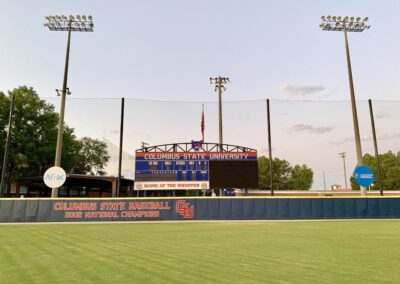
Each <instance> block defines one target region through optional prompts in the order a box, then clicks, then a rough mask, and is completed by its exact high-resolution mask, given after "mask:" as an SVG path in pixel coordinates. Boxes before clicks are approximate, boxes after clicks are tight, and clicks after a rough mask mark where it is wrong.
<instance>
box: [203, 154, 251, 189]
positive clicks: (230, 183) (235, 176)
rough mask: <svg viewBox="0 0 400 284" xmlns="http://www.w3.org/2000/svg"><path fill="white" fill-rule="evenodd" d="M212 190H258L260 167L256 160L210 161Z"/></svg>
mask: <svg viewBox="0 0 400 284" xmlns="http://www.w3.org/2000/svg"><path fill="white" fill-rule="evenodd" d="M209 166H210V172H212V175H211V178H210V187H211V188H257V187H258V166H257V161H256V160H250V161H245V160H239V161H221V160H217V161H215V160H213V161H210V165H209Z"/></svg>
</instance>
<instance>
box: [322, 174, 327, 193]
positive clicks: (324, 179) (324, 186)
mask: <svg viewBox="0 0 400 284" xmlns="http://www.w3.org/2000/svg"><path fill="white" fill-rule="evenodd" d="M322 175H323V176H324V189H325V190H326V181H325V171H323V172H322Z"/></svg>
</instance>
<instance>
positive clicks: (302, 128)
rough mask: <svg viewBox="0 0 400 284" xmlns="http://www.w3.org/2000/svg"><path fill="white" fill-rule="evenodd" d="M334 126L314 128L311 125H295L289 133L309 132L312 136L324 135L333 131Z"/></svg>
mask: <svg viewBox="0 0 400 284" xmlns="http://www.w3.org/2000/svg"><path fill="white" fill-rule="evenodd" d="M332 129H333V126H313V125H309V124H303V123H299V124H295V125H293V126H292V127H291V128H290V129H289V130H288V132H289V133H290V132H307V133H312V134H323V133H326V132H330V131H332Z"/></svg>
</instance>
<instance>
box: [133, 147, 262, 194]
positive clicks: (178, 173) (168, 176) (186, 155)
mask: <svg viewBox="0 0 400 284" xmlns="http://www.w3.org/2000/svg"><path fill="white" fill-rule="evenodd" d="M257 174H258V170H257V152H255V151H254V152H136V161H135V189H136V190H168V189H170V190H176V189H182V190H183V189H209V188H222V187H226V188H228V187H230V188H232V187H238V188H239V187H244V188H256V187H257V186H258V177H257Z"/></svg>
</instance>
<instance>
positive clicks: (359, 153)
mask: <svg viewBox="0 0 400 284" xmlns="http://www.w3.org/2000/svg"><path fill="white" fill-rule="evenodd" d="M344 40H345V46H346V58H347V70H348V73H349V83H350V97H351V109H352V113H353V124H354V136H355V142H356V153H357V165H358V166H362V165H363V160H362V151H361V139H360V129H359V127H358V117H357V106H356V99H355V95H354V85H353V75H352V71H351V62H350V50H349V43H348V40H347V28H346V25H344ZM346 183H347V181H346ZM346 188H347V187H346ZM360 192H361V195H362V196H366V195H367V189H366V188H365V187H363V186H360Z"/></svg>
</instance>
